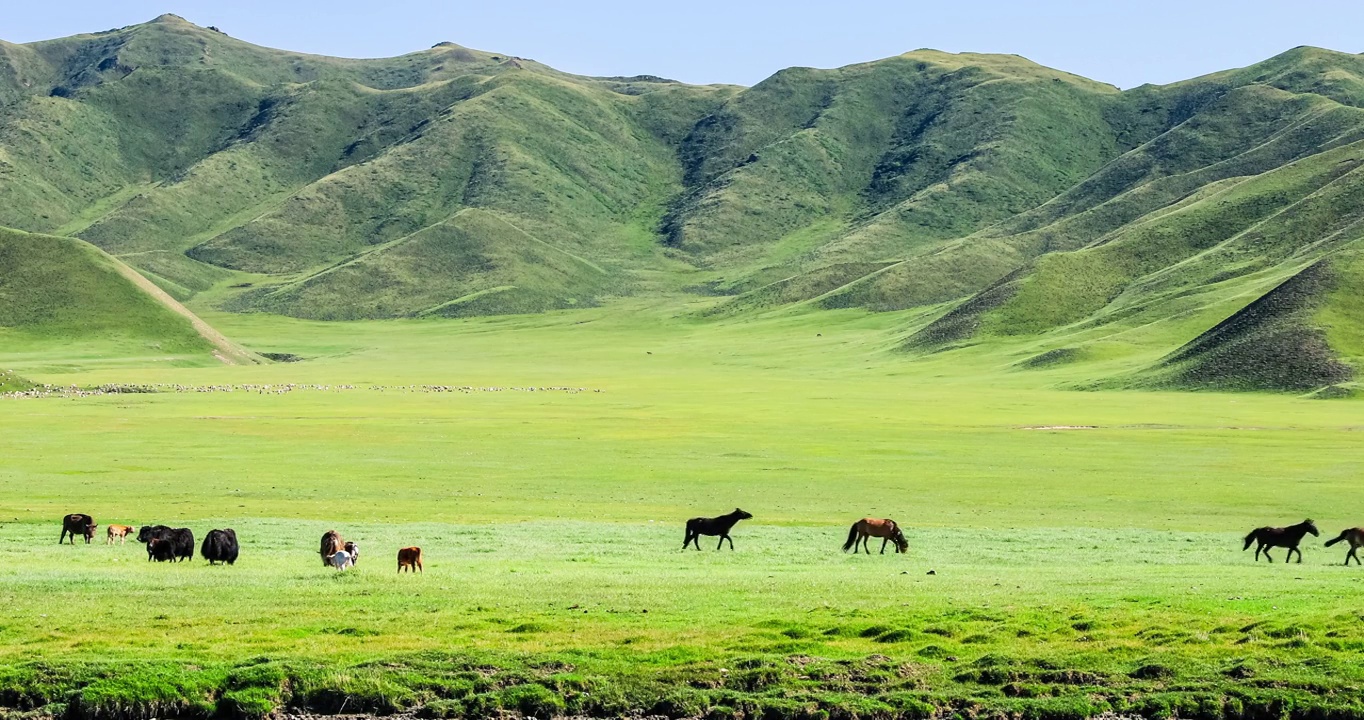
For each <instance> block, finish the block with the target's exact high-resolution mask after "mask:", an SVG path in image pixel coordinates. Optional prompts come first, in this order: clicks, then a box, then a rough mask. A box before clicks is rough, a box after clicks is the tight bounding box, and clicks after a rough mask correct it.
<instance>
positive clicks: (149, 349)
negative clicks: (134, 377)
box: [0, 229, 258, 389]
mask: <svg viewBox="0 0 1364 720" xmlns="http://www.w3.org/2000/svg"><path fill="white" fill-rule="evenodd" d="M0 339H3V341H4V342H5V346H6V350H7V351H9V352H11V353H13V352H32V353H41V352H43V351H44V349H51V348H54V347H61V348H62V349H63V351H64V352H67V353H69V352H70V350H71V349H72V348H77V347H78V348H82V349H83V350H84V352H86V353H88V354H89V355H90V356H94V357H101V356H110V355H135V356H146V357H160V358H164V359H169V360H172V361H175V362H189V363H197V362H213V358H214V357H216V358H217V359H218V360H219V361H222V362H226V363H238V362H255V361H258V358H256V357H255V356H254V355H253V354H252V353H250V352H248V351H245V350H243V349H241V348H240V347H237V346H235V345H233V344H232V343H230V342H229V341H227V340H226V339H225V338H223V337H222V336H221V335H219V334H217V333H216V332H215V331H213V330H212V328H209V327H208V326H207V325H206V324H204V323H203V321H202V320H199V319H198V318H197V317H195V316H193V315H192V314H191V313H190V312H189V311H188V310H186V309H185V308H184V307H183V306H180V305H179V304H178V303H176V302H175V301H174V300H172V299H171V298H169V297H168V296H165V295H164V293H161V292H160V291H159V290H158V289H157V288H156V287H155V286H153V285H151V284H150V283H147V281H146V280H145V279H143V278H142V277H141V276H139V275H138V274H137V273H136V272H135V271H133V270H132V269H131V268H128V267H127V266H126V265H124V264H123V263H121V262H119V261H118V260H116V259H115V258H112V257H110V256H109V255H108V254H106V253H104V252H103V251H101V250H99V249H98V248H96V247H94V246H92V245H90V244H89V243H86V242H83V241H81V240H75V239H72V238H62V237H53V236H47V235H36V234H30V233H25V232H19V231H14V230H5V229H0ZM26 385H27V383H26V381H24V380H23V379H22V378H19V377H18V376H11V375H5V376H3V379H2V380H0V387H4V388H6V389H27V387H26Z"/></svg>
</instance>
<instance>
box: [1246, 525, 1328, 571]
mask: <svg viewBox="0 0 1364 720" xmlns="http://www.w3.org/2000/svg"><path fill="white" fill-rule="evenodd" d="M1307 533H1312V536H1313V537H1319V536H1320V535H1321V533H1319V532H1317V526H1316V525H1314V524H1312V521H1311V520H1303V521H1302V522H1300V523H1298V524H1297V525H1289V526H1288V527H1262V528H1255V529H1254V530H1251V531H1250V534H1249V535H1247V536H1246V544H1245V547H1243V548H1241V551H1242V552H1244V551H1246V550H1249V549H1250V544H1251V543H1259V545H1256V546H1255V559H1256V560H1259V559H1260V553H1262V552H1263V553H1264V554H1265V559H1266V560H1268V561H1270V562H1274V558H1272V557H1270V556H1269V549H1270V548H1272V547H1284V548H1288V557H1285V558H1284V559H1283V561H1284V562H1288V560H1289V558H1292V557H1293V553H1297V554H1298V562H1299V563H1301V562H1302V551H1301V550H1299V549H1298V543H1300V542H1302V537H1303V536H1304V535H1306V534H1307Z"/></svg>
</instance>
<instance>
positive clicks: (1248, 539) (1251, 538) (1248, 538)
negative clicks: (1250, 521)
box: [1241, 530, 1260, 551]
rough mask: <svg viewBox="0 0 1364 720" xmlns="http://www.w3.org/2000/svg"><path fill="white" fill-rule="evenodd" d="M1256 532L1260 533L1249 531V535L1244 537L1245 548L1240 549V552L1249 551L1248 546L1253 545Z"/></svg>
mask: <svg viewBox="0 0 1364 720" xmlns="http://www.w3.org/2000/svg"><path fill="white" fill-rule="evenodd" d="M1258 532H1260V531H1259V530H1251V531H1250V534H1249V535H1247V536H1246V545H1245V547H1243V548H1241V550H1242V551H1245V550H1249V549H1250V544H1251V543H1253V542H1255V534H1256V533H1258Z"/></svg>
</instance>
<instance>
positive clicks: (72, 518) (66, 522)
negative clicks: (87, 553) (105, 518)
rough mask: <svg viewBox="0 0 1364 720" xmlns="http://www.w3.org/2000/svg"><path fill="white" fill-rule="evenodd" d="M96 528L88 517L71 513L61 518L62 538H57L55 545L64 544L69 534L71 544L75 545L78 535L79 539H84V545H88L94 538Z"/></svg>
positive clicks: (93, 520) (92, 520)
mask: <svg viewBox="0 0 1364 720" xmlns="http://www.w3.org/2000/svg"><path fill="white" fill-rule="evenodd" d="M96 527H99V526H98V525H95V519H94V518H92V517H90V516H89V515H86V514H84V513H71V514H70V515H67V516H66V517H64V518H62V536H61V537H59V538H57V544H58V545H61V544H62V543H63V542H66V536H67V534H70V535H71V544H72V545H75V544H76V535H77V534H80V536H81V537H83V538H85V544H86V545H89V544H90V541H91V540H93V539H94V538H95V528H96Z"/></svg>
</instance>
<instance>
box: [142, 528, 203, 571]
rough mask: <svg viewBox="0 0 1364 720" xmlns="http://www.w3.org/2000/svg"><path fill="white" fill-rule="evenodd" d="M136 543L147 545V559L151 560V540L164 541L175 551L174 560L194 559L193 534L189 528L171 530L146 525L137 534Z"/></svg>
mask: <svg viewBox="0 0 1364 720" xmlns="http://www.w3.org/2000/svg"><path fill="white" fill-rule="evenodd" d="M137 540H138V542H144V543H147V559H148V560H152V559H153V558H152V547H151V541H152V540H165V541H167V542H169V543H170V544H171V547H172V548H173V549H174V551H175V560H176V561H177V562H178V561H180V560H193V559H194V533H192V532H190V529H189V528H171V527H166V526H165V525H147V526H145V527H143V528H142V529H141V530H140V531H138V533H137Z"/></svg>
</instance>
